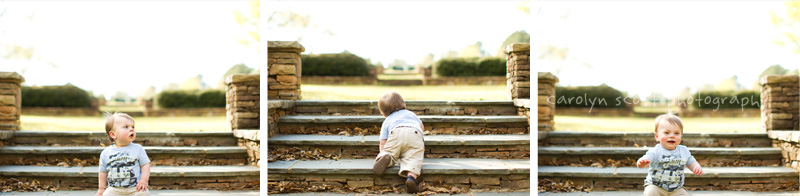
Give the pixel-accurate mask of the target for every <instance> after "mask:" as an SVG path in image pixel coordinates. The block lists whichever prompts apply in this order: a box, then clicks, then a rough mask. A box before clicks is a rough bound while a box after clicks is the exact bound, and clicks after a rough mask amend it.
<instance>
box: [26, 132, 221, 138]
mask: <svg viewBox="0 0 800 196" xmlns="http://www.w3.org/2000/svg"><path fill="white" fill-rule="evenodd" d="M136 134H137V136H138V137H228V136H230V137H233V132H232V131H191V132H189V131H187V132H174V131H137V132H136ZM33 136H37V137H43V136H46V137H62V136H67V137H76V136H98V137H105V136H106V132H105V131H31V130H25V131H15V132H14V137H33Z"/></svg>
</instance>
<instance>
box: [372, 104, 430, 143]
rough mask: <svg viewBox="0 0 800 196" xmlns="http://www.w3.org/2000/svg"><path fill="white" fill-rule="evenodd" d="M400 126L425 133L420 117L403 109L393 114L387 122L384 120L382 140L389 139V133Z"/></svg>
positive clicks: (387, 118) (388, 117)
mask: <svg viewBox="0 0 800 196" xmlns="http://www.w3.org/2000/svg"><path fill="white" fill-rule="evenodd" d="M399 126H412V127H414V128H417V129H419V131H423V130H422V120H420V119H419V117H417V115H416V114H414V112H411V111H409V110H407V109H402V110H397V111H394V112H392V113H391V114H389V116H387V117H386V119H385V120H383V124H381V136H380V139H382V140H385V139H388V138H389V131H391V130H392V129H394V128H395V127H399Z"/></svg>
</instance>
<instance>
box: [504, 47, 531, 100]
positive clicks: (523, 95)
mask: <svg viewBox="0 0 800 196" xmlns="http://www.w3.org/2000/svg"><path fill="white" fill-rule="evenodd" d="M530 48H531V44H528V43H516V44H511V45H508V46H506V48H505V52H506V54H507V57H506V86H507V87H508V91H509V93H510V98H511V100H514V99H530V98H531V63H530V61H529V60H528V59H529V58H528V57H529V56H530V54H531V50H530Z"/></svg>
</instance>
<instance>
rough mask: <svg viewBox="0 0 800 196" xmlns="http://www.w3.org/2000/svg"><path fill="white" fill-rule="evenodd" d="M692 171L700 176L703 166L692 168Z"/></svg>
mask: <svg viewBox="0 0 800 196" xmlns="http://www.w3.org/2000/svg"><path fill="white" fill-rule="evenodd" d="M692 173H694V174H695V175H698V176H702V175H703V168H701V167H697V168H694V169H693V170H692Z"/></svg>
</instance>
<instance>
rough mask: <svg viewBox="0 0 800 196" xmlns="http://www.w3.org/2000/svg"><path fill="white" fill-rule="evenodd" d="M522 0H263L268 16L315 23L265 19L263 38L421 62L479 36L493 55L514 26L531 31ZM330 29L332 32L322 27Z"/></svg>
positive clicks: (308, 50)
mask: <svg viewBox="0 0 800 196" xmlns="http://www.w3.org/2000/svg"><path fill="white" fill-rule="evenodd" d="M521 2H522V1H291V2H287V1H267V2H264V4H262V8H265V11H264V12H263V13H262V14H263V16H262V17H268V16H269V15H270V14H271V13H272V12H273V11H275V10H287V9H288V10H291V11H293V12H295V13H298V14H301V15H305V14H309V15H310V16H311V23H312V25H316V26H317V28H313V27H312V28H308V29H307V30H305V31H303V30H298V29H293V28H277V27H276V25H274V24H273V25H271V26H270V25H269V24H268V27H267V28H268V29H267V32H266V33H267V35H266V37H267V40H271V41H295V40H297V38H298V35H303V39H302V40H301V41H300V44H301V45H303V46H304V47H305V48H306V52H305V53H304V54H310V53H315V54H320V53H340V52H342V51H345V50H347V51H349V52H351V53H353V54H356V55H358V56H360V57H362V58H369V59H370V60H371V61H372V63H377V62H378V61H380V62H381V63H383V65H387V64H389V63H391V62H392V61H394V59H404V60H405V61H406V62H407V63H410V64H414V63H415V62H420V61H421V60H422V58H423V57H425V55H428V54H430V53H432V54H434V55H435V58H436V59H438V58H440V56H441V54H442V53H443V52H446V51H449V50H452V51H460V50H461V49H463V48H465V47H466V46H468V45H472V44H475V43H476V42H478V41H480V42H481V43H482V44H483V47H482V48H483V50H485V51H486V52H488V53H489V54H490V55H492V56H494V55H496V53H497V49H499V48H500V47H501V46H500V45H501V44H502V43H503V41H505V39H506V38H507V37H508V36H509V35H511V34H512V33H514V32H515V31H520V30H526V32H528V33H530V30H527V29H528V28H530V27H531V26H530V24H531V23H530V20H529V18H530V17H529V16H528V15H526V14H525V13H524V12H522V11H520V10H518V9H517V5H518V4H520V3H521ZM326 30H329V31H330V32H332V33H333V34H334V35H332V36H331V35H327V34H325V33H324V32H325V31H326Z"/></svg>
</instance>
